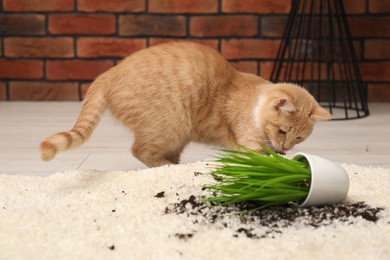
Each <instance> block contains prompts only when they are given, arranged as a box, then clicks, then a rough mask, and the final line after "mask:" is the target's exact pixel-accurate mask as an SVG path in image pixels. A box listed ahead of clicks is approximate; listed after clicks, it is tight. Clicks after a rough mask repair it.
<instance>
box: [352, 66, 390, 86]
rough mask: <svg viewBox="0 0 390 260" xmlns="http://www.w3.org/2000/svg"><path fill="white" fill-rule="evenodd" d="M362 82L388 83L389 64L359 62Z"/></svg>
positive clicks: (389, 74)
mask: <svg viewBox="0 0 390 260" xmlns="http://www.w3.org/2000/svg"><path fill="white" fill-rule="evenodd" d="M359 65H360V72H361V74H362V79H363V81H372V82H375V81H379V82H380V81H390V62H372V63H371V62H361V63H360V64H359Z"/></svg>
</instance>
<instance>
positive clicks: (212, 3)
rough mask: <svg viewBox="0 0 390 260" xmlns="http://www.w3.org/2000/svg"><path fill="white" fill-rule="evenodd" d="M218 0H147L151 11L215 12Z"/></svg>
mask: <svg viewBox="0 0 390 260" xmlns="http://www.w3.org/2000/svg"><path fill="white" fill-rule="evenodd" d="M217 11H218V0H149V12H151V13H173V14H178V13H186V14H188V13H191V14H201V13H216V12H217Z"/></svg>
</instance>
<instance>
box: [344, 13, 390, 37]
mask: <svg viewBox="0 0 390 260" xmlns="http://www.w3.org/2000/svg"><path fill="white" fill-rule="evenodd" d="M348 22H349V25H350V29H351V34H352V37H370V36H371V37H389V36H390V17H389V16H380V17H368V16H364V17H350V18H349V19H348Z"/></svg>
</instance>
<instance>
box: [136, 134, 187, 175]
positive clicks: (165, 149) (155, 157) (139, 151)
mask: <svg viewBox="0 0 390 260" xmlns="http://www.w3.org/2000/svg"><path fill="white" fill-rule="evenodd" d="M162 140H164V138H163V137H154V139H149V140H147V141H146V139H145V138H144V136H143V138H139V137H136V138H135V142H134V144H133V146H132V153H133V155H134V156H135V157H136V158H137V159H138V160H140V161H141V162H142V163H144V164H145V165H146V166H148V167H159V166H162V165H165V164H178V163H179V160H180V154H181V152H182V150H183V149H184V147H185V144H181V143H179V142H178V141H179V140H177V139H176V140H169V141H167V140H166V139H165V142H162Z"/></svg>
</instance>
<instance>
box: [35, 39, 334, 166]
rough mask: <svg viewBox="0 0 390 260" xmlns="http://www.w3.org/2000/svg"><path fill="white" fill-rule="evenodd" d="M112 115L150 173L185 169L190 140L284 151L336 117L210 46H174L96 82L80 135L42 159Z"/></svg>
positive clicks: (49, 148) (49, 151) (55, 146)
mask: <svg viewBox="0 0 390 260" xmlns="http://www.w3.org/2000/svg"><path fill="white" fill-rule="evenodd" d="M259 102H261V103H259ZM106 108H109V109H110V111H111V112H112V114H113V115H114V117H116V118H117V119H118V120H119V121H121V122H122V123H123V124H124V125H126V126H127V127H128V128H130V129H131V130H132V131H133V132H134V137H135V141H134V144H133V147H132V151H133V154H134V156H135V157H137V158H138V159H139V160H140V161H142V162H143V163H145V164H146V165H148V166H150V167H153V166H160V165H163V164H167V163H178V162H179V158H180V154H181V152H182V150H183V149H184V147H185V146H186V145H187V144H188V143H189V142H191V141H194V142H200V143H207V144H212V145H218V146H222V147H226V148H230V149H237V148H238V146H237V144H240V145H244V146H247V147H250V148H253V149H256V150H261V149H260V146H259V144H263V145H266V146H268V147H270V148H271V149H274V150H276V151H279V152H282V151H285V150H288V149H290V148H291V147H292V146H293V145H295V144H296V143H298V142H301V141H303V140H304V139H305V138H306V137H307V136H308V135H309V134H310V133H311V131H312V128H313V124H314V122H315V120H316V119H318V118H323V119H327V118H330V114H329V113H328V112H327V111H325V110H324V109H322V108H321V107H320V106H319V105H318V103H317V102H316V101H315V100H314V98H313V97H312V96H311V95H310V94H309V93H308V92H307V91H306V90H304V89H302V88H300V87H298V86H295V85H292V84H284V83H283V84H271V83H270V82H268V81H266V80H264V79H262V78H260V77H257V76H255V75H252V74H247V73H242V72H238V71H237V70H236V69H234V68H233V67H232V66H231V65H230V64H229V63H228V62H227V61H226V60H225V59H224V58H223V57H222V56H221V55H220V54H219V53H217V52H216V51H214V50H213V49H211V48H209V47H206V46H204V45H200V44H195V43H189V42H172V43H166V44H162V45H159V46H155V47H151V48H148V49H145V50H142V51H139V52H136V53H134V54H132V55H130V56H129V57H127V58H126V59H124V60H123V61H122V62H121V63H120V64H118V65H117V66H115V67H113V68H111V69H110V70H108V71H107V72H105V73H103V74H102V75H100V76H99V77H97V78H96V80H95V81H94V82H93V83H92V84H91V86H90V87H89V89H88V92H87V94H86V97H85V99H84V101H83V107H82V111H81V113H80V115H79V118H78V119H77V121H76V123H75V125H74V126H73V128H72V129H71V130H70V131H68V132H61V133H58V134H55V135H53V136H51V137H48V138H47V139H45V140H44V141H43V142H42V143H41V146H40V150H41V157H42V159H43V160H51V159H53V158H54V157H55V155H56V154H57V153H58V152H60V151H65V150H68V149H72V148H76V147H78V146H80V145H81V144H82V143H84V142H85V141H86V140H87V139H88V138H89V137H90V135H91V134H92V132H93V130H94V129H95V127H96V126H97V124H98V123H99V120H100V118H101V116H102V114H103V112H104V110H105V109H106Z"/></svg>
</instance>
